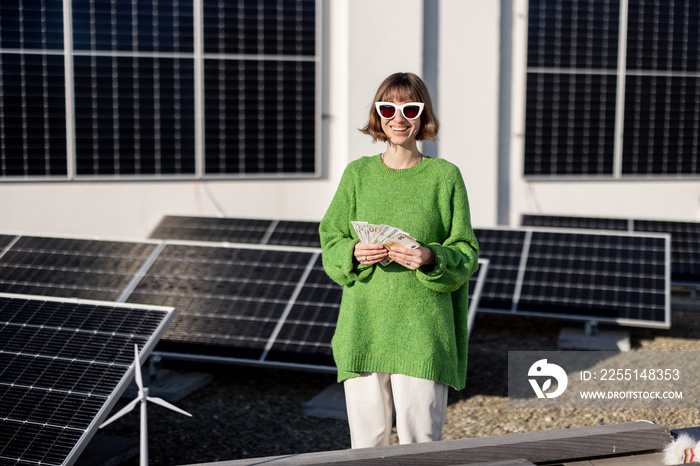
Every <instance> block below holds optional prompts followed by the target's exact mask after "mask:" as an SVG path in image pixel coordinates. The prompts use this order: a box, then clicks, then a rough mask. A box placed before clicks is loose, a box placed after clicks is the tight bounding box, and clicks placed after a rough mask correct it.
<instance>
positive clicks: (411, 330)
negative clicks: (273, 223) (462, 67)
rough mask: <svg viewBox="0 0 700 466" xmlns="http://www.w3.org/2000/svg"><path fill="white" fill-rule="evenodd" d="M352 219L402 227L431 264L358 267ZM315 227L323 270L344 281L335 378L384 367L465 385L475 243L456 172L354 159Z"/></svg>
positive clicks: (435, 163)
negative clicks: (429, 256) (432, 256)
mask: <svg viewBox="0 0 700 466" xmlns="http://www.w3.org/2000/svg"><path fill="white" fill-rule="evenodd" d="M353 220H358V221H366V222H369V223H375V224H387V225H391V226H394V227H398V228H401V229H402V230H404V231H406V232H408V233H409V234H411V235H412V236H413V237H414V238H415V239H416V240H418V242H420V243H421V245H423V246H426V247H428V248H430V249H431V250H432V251H433V253H435V266H434V267H430V268H429V270H423V269H418V270H415V271H412V270H409V269H406V268H404V267H402V266H401V265H399V264H396V263H394V262H392V263H390V264H389V265H387V266H382V265H379V264H375V265H362V264H359V263H358V262H357V261H356V260H355V259H354V257H353V248H354V246H355V243H357V242H358V241H359V238H358V237H357V235H356V233H355V231H354V229H353V227H352V224H351V223H350V222H351V221H353ZM319 233H320V236H321V246H322V248H323V267H324V269H325V271H326V273H327V274H328V276H329V277H330V278H331V279H333V280H334V281H335V282H337V283H338V284H339V285H341V286H343V298H342V302H341V306H340V314H339V316H338V323H337V326H336V331H335V335H334V336H333V341H332V346H333V357H334V359H335V363H336V366H337V367H338V381H339V382H342V381H343V380H345V379H348V378H351V377H354V376H357V375H359V374H360V373H361V372H389V373H398V374H405V375H410V376H413V377H420V378H423V379H429V380H434V381H437V382H442V383H445V384H448V385H450V386H452V387H454V388H455V389H457V390H460V389H462V388H464V386H465V382H466V374H467V338H468V329H467V308H468V303H467V297H468V286H469V285H468V280H469V277H470V275H471V274H472V273H474V271H475V270H476V268H477V266H478V263H477V260H478V256H479V245H478V243H477V240H476V238H475V237H474V232H473V231H472V227H471V220H470V214H469V200H468V198H467V191H466V189H465V187H464V181H463V179H462V175H461V173H460V172H459V169H458V168H457V167H456V166H454V165H453V164H451V163H449V162H447V161H445V160H443V159H433V158H427V157H426V158H425V159H424V160H423V161H422V162H420V163H418V164H416V165H414V166H412V167H410V168H406V169H402V170H393V169H391V168H387V167H386V166H385V165H384V164H383V163H382V162H381V160H380V157H379V155H376V156H373V157H362V158H360V159H358V160H355V161H353V162H351V163H350V164H348V166H347V168H346V169H345V172H344V173H343V177H342V179H341V181H340V184H339V186H338V190H337V192H336V194H335V196H334V197H333V200H332V202H331V204H330V206H329V208H328V211H327V212H326V215H325V216H324V218H323V220H322V221H321V225H320V228H319Z"/></svg>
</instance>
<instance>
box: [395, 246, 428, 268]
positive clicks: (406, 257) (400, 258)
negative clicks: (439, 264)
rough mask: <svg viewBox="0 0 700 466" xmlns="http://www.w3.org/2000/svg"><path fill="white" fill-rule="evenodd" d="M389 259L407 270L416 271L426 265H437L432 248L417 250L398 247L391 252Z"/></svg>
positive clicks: (422, 247)
mask: <svg viewBox="0 0 700 466" xmlns="http://www.w3.org/2000/svg"><path fill="white" fill-rule="evenodd" d="M389 259H391V260H393V261H395V262H396V263H397V264H400V265H402V266H404V267H406V268H407V269H410V270H416V269H417V268H419V267H423V266H424V265H434V264H435V254H434V253H433V251H432V250H431V249H430V248H426V247H424V246H421V247H419V248H416V249H410V248H402V247H396V248H391V250H390V251H389Z"/></svg>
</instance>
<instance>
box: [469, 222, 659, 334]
mask: <svg viewBox="0 0 700 466" xmlns="http://www.w3.org/2000/svg"><path fill="white" fill-rule="evenodd" d="M475 234H476V236H477V238H478V240H479V245H480V256H481V257H483V258H486V259H489V269H488V274H487V277H486V281H485V283H484V288H483V291H482V294H481V300H480V303H479V309H480V311H482V312H494V313H506V314H515V315H529V316H539V317H552V318H565V319H572V320H584V321H585V320H599V321H605V322H610V323H617V324H621V325H631V326H653V327H661V328H668V326H670V296H669V295H670V239H669V238H668V235H661V234H659V235H651V234H644V233H627V232H625V233H622V232H620V233H614V232H610V233H606V232H603V231H590V230H589V231H585V230H581V229H579V230H573V229H572V230H550V229H537V228H523V229H518V230H509V229H475Z"/></svg>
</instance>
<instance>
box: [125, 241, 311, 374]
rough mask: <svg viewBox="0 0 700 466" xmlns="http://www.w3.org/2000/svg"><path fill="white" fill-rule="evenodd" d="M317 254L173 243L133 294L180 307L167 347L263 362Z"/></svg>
mask: <svg viewBox="0 0 700 466" xmlns="http://www.w3.org/2000/svg"><path fill="white" fill-rule="evenodd" d="M315 254H318V253H315ZM314 259H315V257H314V253H312V252H303V251H294V250H284V249H252V248H239V247H227V246H206V245H195V244H168V245H167V246H166V247H165V248H164V249H163V251H162V253H161V254H160V255H159V257H158V259H157V260H156V261H155V262H154V264H153V265H152V267H151V268H150V269H149V270H148V272H147V273H146V275H145V276H144V277H143V279H142V280H141V282H140V283H139V284H138V286H137V287H136V288H135V290H134V292H133V293H132V294H131V295H130V296H129V297H128V298H127V300H128V301H129V302H139V303H147V304H161V305H168V306H173V307H176V308H177V309H178V316H177V317H176V318H175V319H174V321H173V324H172V326H171V328H170V329H169V330H168V332H167V333H166V335H165V336H164V338H163V341H162V342H161V345H159V351H163V352H173V353H185V354H199V355H206V356H207V357H211V358H227V359H232V360H242V361H249V360H252V361H257V360H259V359H260V358H261V356H262V355H263V352H264V351H265V348H266V345H267V344H268V341H269V340H270V338H271V336H272V334H273V332H274V330H275V328H276V326H277V324H278V322H279V320H280V318H281V317H282V316H283V314H284V312H285V310H286V309H287V307H288V306H289V305H290V302H291V300H292V298H293V296H294V295H295V293H298V291H297V289H298V287H300V286H301V285H300V280H301V279H302V277H303V276H304V274H305V273H308V272H307V270H310V268H311V267H312V265H313V260H314ZM166 303H167V304H166Z"/></svg>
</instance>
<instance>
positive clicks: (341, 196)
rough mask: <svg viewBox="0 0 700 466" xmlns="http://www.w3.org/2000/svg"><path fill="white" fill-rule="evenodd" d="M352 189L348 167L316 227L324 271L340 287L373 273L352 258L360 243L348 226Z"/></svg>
mask: <svg viewBox="0 0 700 466" xmlns="http://www.w3.org/2000/svg"><path fill="white" fill-rule="evenodd" d="M354 186H355V183H354V176H353V174H352V170H351V169H350V167H348V168H346V169H345V172H344V173H343V176H342V178H341V180H340V183H339V184H338V190H337V191H336V193H335V196H334V197H333V200H332V201H331V204H330V206H329V207H328V210H327V211H326V214H325V215H324V217H323V219H322V220H321V224H320V226H319V235H320V237H321V248H322V256H321V257H322V260H323V268H324V270H325V271H326V273H327V274H328V276H329V277H330V278H331V279H332V280H333V281H334V282H336V283H338V284H339V285H341V286H347V285H352V284H353V283H354V282H355V281H358V280H364V279H366V278H369V276H370V275H372V272H373V271H374V266H373V265H366V264H364V265H363V264H360V263H358V262H356V261H355V259H354V256H353V250H354V248H355V244H356V243H357V242H358V241H359V238H357V237H356V236H355V231H354V229H353V228H352V224H351V223H350V222H351V220H353V213H354V212H355V210H356V209H355V205H356V204H355V189H354Z"/></svg>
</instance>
